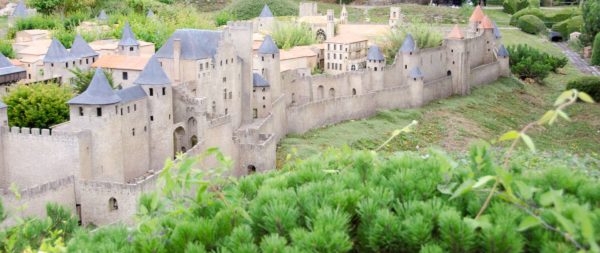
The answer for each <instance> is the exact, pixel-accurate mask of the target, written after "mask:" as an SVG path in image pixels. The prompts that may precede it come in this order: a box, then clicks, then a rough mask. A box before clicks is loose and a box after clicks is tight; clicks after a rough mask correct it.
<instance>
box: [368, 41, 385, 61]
mask: <svg viewBox="0 0 600 253" xmlns="http://www.w3.org/2000/svg"><path fill="white" fill-rule="evenodd" d="M367 60H373V61H383V60H385V57H384V56H383V54H382V53H381V50H379V47H377V46H376V45H372V46H370V47H369V52H368V53H367Z"/></svg>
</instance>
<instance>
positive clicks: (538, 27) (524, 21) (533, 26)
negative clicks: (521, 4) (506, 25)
mask: <svg viewBox="0 0 600 253" xmlns="http://www.w3.org/2000/svg"><path fill="white" fill-rule="evenodd" d="M517 26H518V27H519V28H521V30H522V31H523V32H526V33H531V34H538V33H541V32H543V31H545V30H546V25H544V21H543V20H541V19H540V18H538V17H536V16H534V15H524V16H522V17H520V18H519V21H518V22H517Z"/></svg>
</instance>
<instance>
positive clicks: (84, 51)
mask: <svg viewBox="0 0 600 253" xmlns="http://www.w3.org/2000/svg"><path fill="white" fill-rule="evenodd" d="M70 53H71V56H72V57H76V58H84V57H91V56H98V53H97V52H96V51H94V49H92V48H91V47H90V45H88V43H87V42H85V40H84V39H83V37H81V35H80V34H77V36H75V41H73V45H72V46H71V51H70Z"/></svg>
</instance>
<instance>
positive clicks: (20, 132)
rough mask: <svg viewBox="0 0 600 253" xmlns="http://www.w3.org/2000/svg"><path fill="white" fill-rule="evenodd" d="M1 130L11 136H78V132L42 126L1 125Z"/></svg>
mask: <svg viewBox="0 0 600 253" xmlns="http://www.w3.org/2000/svg"><path fill="white" fill-rule="evenodd" d="M0 132H1V133H2V134H3V135H6V136H7V137H8V138H10V137H30V138H36V137H42V138H44V137H49V138H52V137H55V138H58V137H60V138H61V139H65V140H66V139H75V138H77V135H78V132H67V131H59V130H55V129H40V128H29V127H14V126H13V127H3V126H1V127H0Z"/></svg>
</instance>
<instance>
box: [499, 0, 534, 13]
mask: <svg viewBox="0 0 600 253" xmlns="http://www.w3.org/2000/svg"><path fill="white" fill-rule="evenodd" d="M527 6H529V1H528V0H504V1H503V2H502V7H503V11H504V12H506V13H508V14H514V13H516V12H517V11H520V10H522V9H525V8H527Z"/></svg>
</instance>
